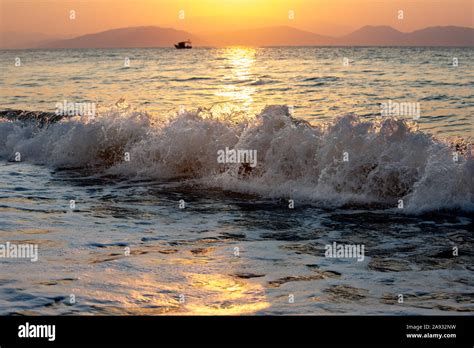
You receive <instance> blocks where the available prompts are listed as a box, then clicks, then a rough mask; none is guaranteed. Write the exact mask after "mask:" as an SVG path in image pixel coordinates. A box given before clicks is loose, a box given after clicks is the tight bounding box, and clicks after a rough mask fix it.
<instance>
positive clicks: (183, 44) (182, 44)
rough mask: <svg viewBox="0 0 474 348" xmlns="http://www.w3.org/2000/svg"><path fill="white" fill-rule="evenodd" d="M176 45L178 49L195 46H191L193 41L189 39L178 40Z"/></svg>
mask: <svg viewBox="0 0 474 348" xmlns="http://www.w3.org/2000/svg"><path fill="white" fill-rule="evenodd" d="M174 47H176V48H177V49H178V50H183V49H190V48H193V46H191V41H189V40H188V41H182V42H178V43H177V44H176V45H174Z"/></svg>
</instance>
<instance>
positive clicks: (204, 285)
mask: <svg viewBox="0 0 474 348" xmlns="http://www.w3.org/2000/svg"><path fill="white" fill-rule="evenodd" d="M188 279H189V282H190V284H191V285H192V287H193V288H194V289H196V292H197V293H198V294H199V298H198V300H197V301H190V302H189V303H188V304H187V305H186V309H187V310H188V311H189V313H191V314H195V315H241V314H254V313H256V312H258V311H260V310H263V309H266V308H268V307H270V303H269V302H267V301H266V298H265V296H264V289H263V287H262V286H261V285H259V284H256V283H252V282H248V281H243V280H240V279H239V280H237V279H235V278H233V277H230V276H225V275H220V274H190V275H188Z"/></svg>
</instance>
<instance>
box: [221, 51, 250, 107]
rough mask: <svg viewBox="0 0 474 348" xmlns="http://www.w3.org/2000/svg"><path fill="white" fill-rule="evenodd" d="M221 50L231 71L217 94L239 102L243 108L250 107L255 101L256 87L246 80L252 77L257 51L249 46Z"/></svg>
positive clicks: (230, 100)
mask: <svg viewBox="0 0 474 348" xmlns="http://www.w3.org/2000/svg"><path fill="white" fill-rule="evenodd" d="M221 52H222V53H221V57H222V58H224V64H225V65H227V66H228V67H229V70H228V71H229V73H228V74H227V75H226V76H224V78H223V83H222V85H221V86H219V88H218V91H217V92H216V96H219V97H224V98H225V99H226V100H227V101H229V102H236V103H239V104H240V105H241V106H242V109H248V108H250V107H251V105H252V103H253V97H252V96H253V94H254V93H255V87H254V86H249V85H248V84H244V82H246V81H249V80H251V79H252V75H253V66H254V64H255V55H256V53H257V51H256V50H255V49H254V48H249V47H228V48H225V49H223V50H222V51H221Z"/></svg>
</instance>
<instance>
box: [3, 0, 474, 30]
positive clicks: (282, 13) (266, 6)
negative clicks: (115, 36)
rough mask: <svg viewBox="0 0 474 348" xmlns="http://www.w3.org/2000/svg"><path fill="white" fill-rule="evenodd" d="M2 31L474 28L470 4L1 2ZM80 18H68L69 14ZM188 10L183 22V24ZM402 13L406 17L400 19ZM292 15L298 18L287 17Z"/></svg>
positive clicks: (438, 0)
mask: <svg viewBox="0 0 474 348" xmlns="http://www.w3.org/2000/svg"><path fill="white" fill-rule="evenodd" d="M0 4H1V23H0V30H1V31H2V32H5V31H17V32H40V33H45V34H51V35H54V36H62V37H70V36H75V35H81V34H87V33H93V32H98V31H103V30H107V29H113V28H120V27H130V26H141V25H155V26H161V27H173V28H179V29H184V30H188V31H192V32H196V33H199V32H202V31H214V30H226V29H242V28H256V27H257V28H258V27H263V26H274V25H289V26H293V27H296V28H299V29H304V30H309V31H312V32H316V33H321V34H325V35H335V36H337V35H342V34H346V33H348V32H350V31H351V30H354V29H357V28H359V27H361V26H363V25H368V24H371V25H390V26H393V27H394V28H397V29H399V30H402V31H411V30H414V29H419V28H424V27H427V26H436V25H458V26H470V27H472V26H474V24H473V22H474V19H473V18H474V14H473V11H474V10H473V5H472V0H416V1H414V0H390V1H388V0H387V1H383V0H377V1H376V0H45V1H43V0H33V1H32V0H26V1H25V0H0ZM70 10H75V11H76V19H75V20H70V19H69V11H70ZM180 10H184V11H185V12H184V15H185V19H184V20H180V19H179V11H180ZM398 10H403V11H404V14H405V16H404V17H405V18H404V19H403V20H399V19H398V18H397V13H398ZM289 11H294V14H295V18H294V20H290V19H289V18H288V13H289Z"/></svg>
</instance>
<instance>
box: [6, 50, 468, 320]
mask: <svg viewBox="0 0 474 348" xmlns="http://www.w3.org/2000/svg"><path fill="white" fill-rule="evenodd" d="M472 55H473V50H472V49H456V48H454V49H451V48H450V49H424V48H423V49H421V48H383V49H379V48H357V49H355V48H354V49H352V48H291V49H289V48H259V49H244V48H233V49H197V50H187V51H186V52H176V51H175V50H167V49H138V50H71V51H69V50H58V51H35V50H31V51H2V52H1V53H0V61H1V63H2V64H1V69H2V70H1V72H2V74H1V75H0V81H1V83H2V93H1V99H0V101H1V106H2V109H6V108H14V109H27V110H40V111H54V108H55V104H56V103H57V102H61V101H62V100H63V99H67V100H68V101H73V102H76V101H77V102H84V101H97V102H99V103H100V104H113V103H115V102H116V101H117V100H118V99H120V98H125V99H126V100H127V101H128V103H130V104H131V105H133V106H134V107H135V109H131V108H127V107H125V108H123V107H122V106H117V107H104V108H103V109H100V112H99V114H98V115H97V118H96V119H92V120H91V119H84V118H81V117H75V118H72V119H67V120H63V121H61V122H59V123H56V124H51V125H49V126H48V127H43V128H38V127H37V126H36V125H35V124H34V123H29V122H23V121H22V122H20V121H6V120H0V244H2V243H5V242H6V241H9V242H12V243H29V244H36V245H38V248H39V260H38V261H37V262H31V261H30V260H27V259H7V258H0V265H1V267H0V313H1V314H19V313H20V314H178V315H180V314H463V313H468V312H472V311H474V307H473V304H472V303H473V302H474V301H473V300H474V292H473V290H472V289H473V285H474V281H473V279H474V277H473V275H474V273H473V270H474V269H473V264H474V263H473V261H474V253H473V251H472V250H473V242H474V240H473V239H474V237H473V234H472V231H473V222H472V221H473V220H472V219H473V216H472V212H473V211H474V199H473V197H474V181H473V176H474V158H473V152H472V145H470V144H469V142H468V141H467V142H466V141H464V142H456V143H450V142H448V141H445V140H443V139H441V138H435V137H432V136H431V134H435V135H437V136H452V135H453V136H462V137H464V138H467V137H469V136H470V135H471V134H472V120H471V119H470V118H471V117H472V105H473V102H474V96H473V92H472V90H473V89H472V86H473V83H474V73H473V69H472ZM16 56H20V57H21V61H22V66H21V67H14V66H13V64H14V58H15V57H16ZM453 56H456V57H458V59H459V66H458V67H453V66H452V63H451V61H452V57H453ZM124 57H130V58H131V66H130V67H129V68H125V67H123V60H124ZM344 57H349V58H350V66H349V67H345V66H343V65H342V59H343V58H344ZM12 62H13V64H10V63H12ZM6 63H8V64H6ZM387 99H391V100H394V101H400V102H402V101H408V102H420V103H421V118H420V120H419V127H420V129H421V131H418V130H417V128H416V126H415V125H413V124H412V123H411V122H405V121H400V120H394V119H390V118H387V119H382V120H380V118H378V117H375V116H376V114H377V113H378V112H379V110H380V108H379V103H380V102H385V101H387ZM224 101H227V102H229V103H230V104H232V105H233V106H232V107H230V106H228V104H225V106H220V105H219V107H213V108H210V109H208V108H209V107H210V106H211V105H212V104H213V103H216V102H219V103H220V102H224ZM267 104H268V105H270V104H286V105H294V106H295V110H294V113H293V117H292V115H291V114H290V113H289V109H288V108H286V107H276V106H273V107H270V108H267V109H265V110H264V111H263V112H261V110H262V109H263V107H264V106H265V105H267ZM180 106H184V107H185V109H187V110H188V111H185V112H179V113H176V112H177V111H178V110H179V108H180ZM198 107H203V109H202V110H201V111H197V112H196V111H192V110H195V109H196V108H198ZM351 112H355V113H358V114H360V115H362V117H360V118H357V117H355V116H346V117H344V118H339V119H337V120H336V119H335V118H336V116H341V115H345V114H348V113H351ZM173 114H174V115H173ZM165 115H167V116H165ZM255 115H257V116H255ZM301 119H304V120H306V121H308V122H309V123H311V124H312V125H313V127H311V126H309V125H308V124H306V123H304V122H300V120H301ZM327 121H330V123H327V124H324V123H325V122H327ZM226 146H229V147H231V148H232V147H235V148H243V149H256V150H257V151H258V165H257V166H256V167H255V168H249V167H245V166H241V165H239V164H235V165H234V164H230V165H224V166H222V165H219V164H218V163H216V150H218V149H221V148H224V147H226ZM455 150H456V151H458V152H459V159H458V160H457V161H453V158H452V155H453V151H455ZM125 151H126V152H128V153H129V154H130V156H131V160H130V161H129V162H127V161H124V160H123V157H122V155H123V153H124V152H125ZM16 153H20V154H21V156H22V159H21V161H19V162H17V161H15V159H14V158H15V154H16ZM343 153H347V154H348V155H349V160H348V161H347V162H344V161H343V160H342V154H343ZM290 199H292V200H294V203H295V207H294V209H291V208H290V207H289V200H290ZM400 199H402V201H403V203H404V208H403V209H400V208H399V207H397V204H399V200H400ZM71 200H74V201H75V207H71V205H70V204H71ZM181 203H184V207H183V206H180V204H181ZM333 242H337V243H344V244H354V245H364V247H365V258H364V260H363V261H360V262H359V261H357V260H355V259H337V258H328V257H325V245H327V244H332V243H333ZM453 248H454V249H456V250H457V251H458V253H457V256H456V255H453V251H454V249H453ZM400 294H402V295H403V303H399V295H400ZM71 295H74V298H75V301H74V303H72V302H71Z"/></svg>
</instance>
